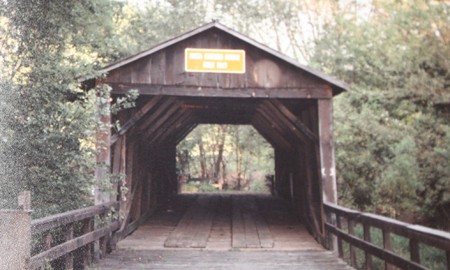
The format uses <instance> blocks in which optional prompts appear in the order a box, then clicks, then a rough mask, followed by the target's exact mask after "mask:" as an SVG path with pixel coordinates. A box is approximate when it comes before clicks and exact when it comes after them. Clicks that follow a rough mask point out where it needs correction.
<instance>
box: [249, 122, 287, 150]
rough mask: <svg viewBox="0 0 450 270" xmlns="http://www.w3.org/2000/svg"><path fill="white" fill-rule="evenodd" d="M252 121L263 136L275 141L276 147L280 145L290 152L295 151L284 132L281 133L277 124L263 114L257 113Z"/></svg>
mask: <svg viewBox="0 0 450 270" xmlns="http://www.w3.org/2000/svg"><path fill="white" fill-rule="evenodd" d="M252 123H253V126H254V127H255V128H256V130H257V131H258V132H259V133H260V134H261V135H262V136H263V137H265V138H270V139H269V140H268V141H269V142H271V141H272V142H273V143H274V145H273V146H274V148H277V147H280V148H282V149H284V150H288V152H291V151H293V148H292V144H291V143H290V142H289V139H287V138H286V137H285V135H284V134H282V133H280V132H279V131H278V130H277V129H276V128H275V126H274V125H273V124H272V123H271V122H270V121H268V120H267V119H266V118H264V117H263V116H262V115H259V114H258V115H255V116H254V117H253V122H252Z"/></svg>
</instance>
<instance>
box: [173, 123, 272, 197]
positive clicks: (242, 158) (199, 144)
mask: <svg viewBox="0 0 450 270" xmlns="http://www.w3.org/2000/svg"><path fill="white" fill-rule="evenodd" d="M220 149H222V150H220ZM220 151H222V154H221V155H222V157H221V158H220V154H219V152H220ZM177 166H178V172H179V174H184V175H190V177H192V178H208V179H212V180H213V181H214V182H216V183H220V184H221V185H223V187H224V188H225V189H231V190H233V189H237V190H244V189H245V190H251V191H267V189H266V188H264V187H265V183H264V176H265V175H266V174H274V152H273V148H272V147H271V146H270V145H269V144H268V143H267V142H266V141H265V140H264V138H262V137H261V136H260V135H259V134H258V133H257V131H256V130H254V129H253V128H251V127H250V126H237V125H236V126H232V125H222V126H220V125H200V126H198V127H197V128H196V129H194V130H193V131H192V132H191V133H190V134H189V135H188V136H187V137H186V138H185V139H184V140H183V141H181V142H180V144H179V145H178V146H177Z"/></svg>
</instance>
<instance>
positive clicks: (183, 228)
mask: <svg viewBox="0 0 450 270" xmlns="http://www.w3.org/2000/svg"><path fill="white" fill-rule="evenodd" d="M217 204H218V200H217V198H216V197H204V196H202V197H199V198H197V200H196V202H195V203H194V204H192V205H191V207H190V208H189V209H188V211H187V212H186V214H185V215H184V216H183V218H182V219H181V220H180V222H179V223H178V226H177V227H176V229H175V230H174V231H173V232H172V233H171V234H170V236H169V237H168V238H167V240H166V242H165V243H164V246H165V247H175V248H186V247H192V248H205V247H206V243H207V240H208V237H209V232H210V231H211V226H212V219H213V217H214V211H215V209H216V206H217Z"/></svg>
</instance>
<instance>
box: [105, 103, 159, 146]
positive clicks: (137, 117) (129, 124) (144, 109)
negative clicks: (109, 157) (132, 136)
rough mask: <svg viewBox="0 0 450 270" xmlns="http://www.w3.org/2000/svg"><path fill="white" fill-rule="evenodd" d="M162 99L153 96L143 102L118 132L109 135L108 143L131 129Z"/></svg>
mask: <svg viewBox="0 0 450 270" xmlns="http://www.w3.org/2000/svg"><path fill="white" fill-rule="evenodd" d="M161 99H162V96H156V97H154V98H152V99H151V100H149V101H148V102H147V103H145V104H144V106H142V108H140V109H139V110H138V111H137V112H136V113H135V114H134V115H133V116H132V117H131V118H130V119H128V121H127V122H126V123H125V124H124V125H123V126H122V128H121V129H120V130H119V132H117V133H116V134H114V135H112V136H111V141H110V145H113V144H114V143H116V142H117V140H118V139H119V138H120V137H121V136H122V135H124V134H125V133H127V131H128V130H129V129H131V128H132V127H134V126H135V125H136V123H137V122H138V121H139V120H141V119H142V118H143V117H144V115H146V114H147V113H148V112H149V111H150V110H151V109H152V108H154V107H155V105H156V104H158V102H159V101H160V100H161Z"/></svg>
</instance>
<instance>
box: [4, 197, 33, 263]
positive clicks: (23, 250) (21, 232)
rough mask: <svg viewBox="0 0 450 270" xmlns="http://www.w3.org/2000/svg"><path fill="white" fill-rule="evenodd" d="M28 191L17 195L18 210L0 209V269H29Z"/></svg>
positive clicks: (29, 219) (29, 225)
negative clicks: (19, 207)
mask: <svg viewBox="0 0 450 270" xmlns="http://www.w3.org/2000/svg"><path fill="white" fill-rule="evenodd" d="M29 201H30V197H29V192H25V193H22V194H21V195H20V197H19V206H21V207H22V209H20V210H4V209H0V266H1V269H9V270H24V269H29V263H30V250H31V215H30V213H31V211H30V204H29Z"/></svg>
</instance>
